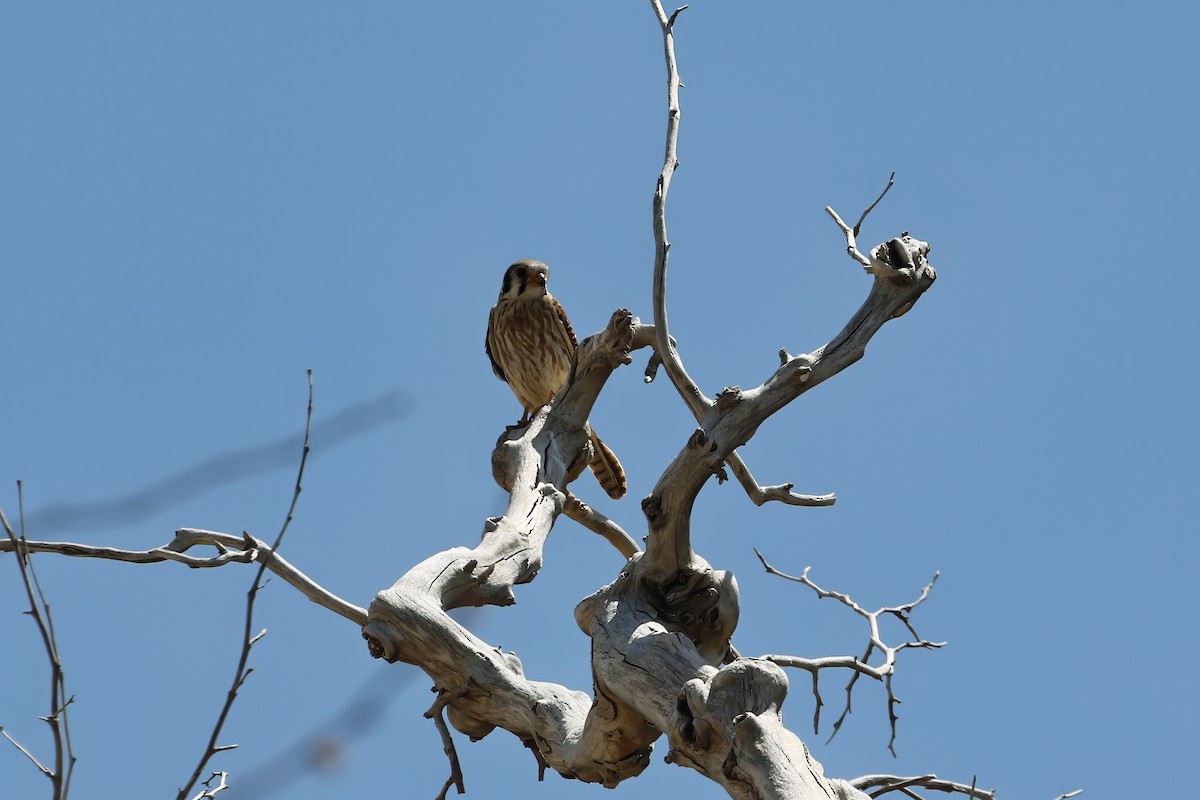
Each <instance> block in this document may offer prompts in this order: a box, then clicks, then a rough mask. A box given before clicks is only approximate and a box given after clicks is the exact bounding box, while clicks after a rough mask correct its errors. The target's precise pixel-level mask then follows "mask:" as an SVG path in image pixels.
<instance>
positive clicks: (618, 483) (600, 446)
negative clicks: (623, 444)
mask: <svg viewBox="0 0 1200 800" xmlns="http://www.w3.org/2000/svg"><path fill="white" fill-rule="evenodd" d="M588 466H590V467H591V468H592V474H594V475H595V476H596V480H598V481H599V482H600V486H601V487H602V488H603V489H604V491H605V492H607V493H608V496H609V497H611V498H612V499H613V500H620V499H621V498H622V497H624V496H625V492H626V491H627V490H628V489H629V485H628V484H627V483H626V481H625V468H624V467H622V466H621V462H620V461H618V460H617V454H616V453H614V452H613V451H612V450H610V449H609V447H608V445H606V444H605V443H604V442H602V441H600V437H599V436H597V435H596V432H595V431H592V462H591V464H589V465H588Z"/></svg>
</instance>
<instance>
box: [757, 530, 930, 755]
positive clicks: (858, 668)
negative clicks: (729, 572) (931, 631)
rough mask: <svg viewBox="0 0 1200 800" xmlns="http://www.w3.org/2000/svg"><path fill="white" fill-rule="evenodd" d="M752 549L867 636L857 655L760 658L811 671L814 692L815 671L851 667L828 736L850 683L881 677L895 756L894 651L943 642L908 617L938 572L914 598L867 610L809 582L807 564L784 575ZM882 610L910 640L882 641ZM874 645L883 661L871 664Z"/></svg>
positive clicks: (896, 701) (845, 711)
mask: <svg viewBox="0 0 1200 800" xmlns="http://www.w3.org/2000/svg"><path fill="white" fill-rule="evenodd" d="M754 553H755V555H757V556H758V560H759V561H761V562H762V565H763V567H764V568H765V569H766V571H767V572H768V573H769V574H771V575H777V576H779V577H781V578H784V579H786V580H789V581H795V582H796V583H802V584H804V585H805V586H807V587H809V588H810V589H812V590H813V591H814V592H816V593H817V597H818V598H826V597H832V598H834V599H835V600H837V601H838V602H840V603H841V604H842V605H844V606H846V607H847V608H849V609H851V610H852V611H854V613H856V614H858V615H859V616H860V617H862V618H863V619H865V620H866V621H867V626H868V628H869V629H870V637H869V639H868V641H867V648H866V651H865V652H864V653H863V655H862V657H861V658H854V657H853V656H835V657H830V658H821V659H804V658H799V657H797V656H778V655H766V656H763V658H765V659H767V660H769V661H773V662H775V663H776V664H779V665H780V666H782V667H798V668H800V669H806V670H808V671H809V672H811V673H812V674H813V692H814V694H816V693H817V689H816V675H817V673H818V672H819V671H820V670H822V669H828V668H831V667H844V668H849V669H852V670H854V674H853V675H852V676H851V677H850V680H849V682H848V683H847V684H846V689H845V692H846V705H845V707H844V708H843V709H842V714H841V716H840V717H838V718H837V720H836V721H835V722H834V723H833V732H832V733H830V735H829V738H830V740H832V739H833V737H834V736H836V735H837V732H838V731H839V730H840V729H841V727H842V723H843V722H845V720H846V717H847V716H848V715H849V714H850V712H851V699H852V697H851V696H852V694H853V691H854V685H855V684H856V683H857V682H858V679H859V677H860V676H862V675H866V676H867V677H870V678H873V679H875V680H877V681H881V682H882V683H883V685H884V689H885V690H886V691H887V709H888V720H889V723H890V725H891V733H892V735H891V738H890V739H888V750H890V751H891V753H892V755H893V756H895V755H896V748H895V744H896V721H897V720H899V719H900V717H899V716H898V715H897V714H896V706H897V705H898V704H899V703H900V698H898V697H897V696H896V694H895V692H894V691H892V676H893V675H894V674H895V671H896V654H897V653H898V652H900V651H901V650H905V649H908V648H910V647H919V648H925V649H934V648H939V647H944V646H945V645H946V643H945V642H931V641H927V640H925V639H922V638H921V637H920V636H919V635H918V634H917V631H916V629H915V628H914V627H913V625H912V621H911V619H910V618H909V615H910V614H911V613H912V610H913V609H914V608H916V607H917V606H918V605H920V604H921V603H923V602H924V601H925V598H927V597H928V596H929V592H930V590H932V589H933V584H934V583H936V582H937V579H938V573H936V572H935V573H934V575H933V580H931V581H930V582H929V583H928V584H926V586H925V587H924V588H923V589H922V590H921V594H920V596H918V597H917V599H916V600H913V601H911V602H908V603H905V604H903V605H899V606H884V607H883V608H879V609H876V610H875V611H867V610H866V609H864V608H863V607H862V606H860V605H859V604H858V603H856V602H854V600H853V598H851V597H850V595H848V594H845V593H843V592H835V591H830V590H827V589H822V588H821V587H820V586H818V585H817V584H815V583H813V582H812V580H810V579H809V577H808V571H809V569H810V568H809V567H805V568H804V572H803V573H801V574H800V576H799V577H797V576H795V575H788V574H787V573H786V572H781V571H780V570H778V569H776V568H775V567H773V566H771V565H770V564H769V563H767V559H766V557H765V556H763V554H762V553H761V552H759V551H758V548H755V550H754ZM884 614H888V615H891V616H894V617H896V618H897V619H899V620H900V621H901V623H903V624H904V626H905V628H907V629H908V631H909V633H911V634H912V635H913V641H908V642H902V643H901V644H898V645H889V644H887V643H885V642H884V641H883V638H882V636H881V635H880V633H879V618H880V617H881V616H883V615H884ZM876 649H878V650H879V652H881V653H882V654H883V663H882V664H880V665H879V666H871V664H870V663H869V659H870V658H871V655H872V654H873V653H874V652H875V650H876ZM817 700H818V705H817V711H816V714H815V715H814V717H813V726H814V732H816V726H817V725H818V724H819V721H820V710H821V705H822V704H821V703H820V695H819V694H817Z"/></svg>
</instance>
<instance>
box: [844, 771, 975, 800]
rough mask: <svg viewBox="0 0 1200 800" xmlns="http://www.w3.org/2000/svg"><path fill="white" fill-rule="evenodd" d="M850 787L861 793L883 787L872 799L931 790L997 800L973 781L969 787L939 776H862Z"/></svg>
mask: <svg viewBox="0 0 1200 800" xmlns="http://www.w3.org/2000/svg"><path fill="white" fill-rule="evenodd" d="M849 783H850V785H851V786H853V787H854V788H856V789H858V790H859V791H861V792H866V791H867V789H872V788H875V787H881V788H880V789H879V791H877V792H871V793H869V794H870V796H871V797H879V796H880V795H884V794H887V793H888V792H901V793H902V794H906V795H908V796H909V797H912V796H914V795H913V794H912V792H911V791H910V789H912V788H917V789H931V790H933V791H935V792H951V793H956V794H965V795H968V796H969V797H973V798H977V800H996V793H995V792H994V791H986V790H984V789H976V788H975V781H974V780H972V781H971V785H970V786H968V785H967V784H965V783H956V782H954V781H946V780H941V779H940V778H938V776H937V775H934V774H932V773H931V774H928V775H918V776H916V777H909V778H904V777H900V776H899V775H862V776H860V777H857V778H854V779H852V780H850V781H849Z"/></svg>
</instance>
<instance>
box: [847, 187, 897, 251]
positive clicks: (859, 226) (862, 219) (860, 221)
mask: <svg viewBox="0 0 1200 800" xmlns="http://www.w3.org/2000/svg"><path fill="white" fill-rule="evenodd" d="M895 183H896V173H895V171H893V172H892V174H891V175H889V176H888V182H887V186H885V187H883V191H882V192H880V193H879V197H876V198H875V202H874V203H871V205H869V206H867V210H866V211H864V212H863V213H862V216H860V217H859V218H858V222H856V223H854V235H855V236H858V234H860V233H862V225H863V223H864V222H866V221H867V214H870V213H871V212H872V211H874V210H875V206H877V205H879V201H880V200H882V199H883V197H884V195H886V194H887V193H888V192H889V191H891V189H892V185H893V184H895Z"/></svg>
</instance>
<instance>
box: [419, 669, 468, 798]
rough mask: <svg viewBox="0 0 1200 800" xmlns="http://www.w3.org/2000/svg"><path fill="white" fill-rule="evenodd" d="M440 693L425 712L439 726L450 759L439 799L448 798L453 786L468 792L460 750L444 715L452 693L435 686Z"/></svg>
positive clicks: (443, 748)
mask: <svg viewBox="0 0 1200 800" xmlns="http://www.w3.org/2000/svg"><path fill="white" fill-rule="evenodd" d="M434 691H435V692H437V693H438V696H437V699H436V700H434V701H433V705H432V706H430V707H429V710H428V711H426V712H425V718H426V719H431V720H433V724H434V725H436V726H437V729H438V733H439V734H441V737H442V750H443V751H444V752H445V753H446V758H448V759H449V760H450V777H449V778H447V779H446V782H445V783H444V784H443V785H442V791H441V792H439V793H438V796H437V800H446V793H447V792H448V791H450V787H451V786H453V787H454V788H455V789H456V790H457V791H458V793H459V794H466V791H467V789H466V786H465V785H464V783H463V774H462V766H461V765H460V764H459V762H458V750H457V748H455V746H454V738H453V737H451V736H450V729H449V728H447V727H446V720H445V719H444V718H443V717H442V709H444V708H445V707H446V704H447V703H449V702H450V693H449V692H447V691H446V690H445V689H441V690H439V689H437V688H436V687H435V688H434Z"/></svg>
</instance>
